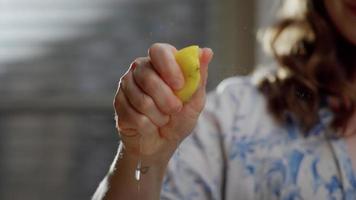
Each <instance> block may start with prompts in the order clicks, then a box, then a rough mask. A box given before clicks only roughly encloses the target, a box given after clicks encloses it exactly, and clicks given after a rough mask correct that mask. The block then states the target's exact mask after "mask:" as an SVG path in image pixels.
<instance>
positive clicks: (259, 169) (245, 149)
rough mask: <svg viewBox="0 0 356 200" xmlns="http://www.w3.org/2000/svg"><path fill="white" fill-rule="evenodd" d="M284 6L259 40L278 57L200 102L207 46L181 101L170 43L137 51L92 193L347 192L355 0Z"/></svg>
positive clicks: (308, 195) (295, 195)
mask: <svg viewBox="0 0 356 200" xmlns="http://www.w3.org/2000/svg"><path fill="white" fill-rule="evenodd" d="M290 8H293V9H290ZM281 16H282V18H281V19H280V21H279V22H278V23H277V24H276V25H275V26H273V27H272V28H270V29H269V30H268V32H267V34H266V38H265V41H267V44H268V45H267V47H268V49H269V50H270V51H271V52H272V53H273V55H274V57H275V58H276V60H277V61H278V66H277V67H275V68H271V69H269V70H264V72H263V73H261V71H258V72H256V73H255V74H253V75H252V76H249V77H244V78H241V77H240V78H238V77H235V78H230V79H228V80H226V81H224V82H223V83H221V84H220V86H219V87H218V88H217V90H216V91H214V92H213V93H211V94H210V95H209V96H208V100H207V104H206V105H205V107H204V103H205V83H206V77H207V66H208V64H209V62H210V60H211V59H212V51H211V50H210V49H206V48H204V49H202V50H201V75H202V77H203V78H202V80H203V81H202V83H201V87H200V88H199V89H198V91H197V92H196V94H195V95H194V96H193V98H192V99H191V100H190V101H189V102H188V103H186V104H182V103H181V102H180V101H179V100H178V99H177V97H176V96H175V95H174V93H173V92H172V91H174V90H177V89H179V88H181V87H182V85H183V84H184V81H183V78H182V75H181V72H180V71H179V67H178V66H177V63H176V62H175V60H174V57H173V54H174V52H175V51H176V49H175V48H174V47H172V46H170V45H168V44H155V45H153V46H152V47H151V48H150V50H149V56H147V57H144V58H138V59H137V60H136V61H135V62H134V63H133V64H132V65H131V67H130V69H129V70H128V72H127V73H126V74H125V75H124V76H123V77H122V78H121V82H120V86H119V89H118V92H117V96H116V99H115V109H116V114H117V118H116V120H117V128H118V130H119V131H120V136H121V138H122V145H121V147H120V148H119V151H118V155H117V157H116V159H115V161H114V163H113V164H112V167H111V170H110V172H109V174H108V175H107V177H106V178H105V179H104V181H103V182H102V183H101V184H100V186H99V188H98V190H97V193H96V194H95V195H94V199H160V198H161V199H228V200H230V199H243V200H249V199H251V200H252V199H356V177H355V175H354V171H355V168H356V154H354V153H353V152H354V151H355V150H356V136H354V135H355V132H356V123H355V122H356V114H354V113H355V112H354V104H355V101H356V95H355V94H356V92H355V91H356V89H355V87H356V84H355V83H354V81H355V67H356V65H355V56H356V54H355V52H356V51H355V45H356V1H354V0H305V1H302V0H296V1H292V0H288V1H286V4H285V6H284V7H283V10H282V13H281ZM203 107H204V110H203ZM202 110H203V111H202ZM201 111H202V113H201V114H200V112H201ZM199 116H200V117H199ZM198 117H199V119H198ZM188 135H189V137H187V136H188ZM185 138H186V139H185ZM184 139H185V140H184ZM183 140H184V141H183ZM178 146H179V149H180V150H179V151H178V153H176V154H175V151H176V149H177V148H178ZM179 152H181V153H179ZM139 160H140V161H141V162H140V167H139V171H140V174H138V175H141V178H140V179H141V180H140V181H139V182H137V181H136V180H135V179H134V177H135V169H136V166H137V163H138V161H139ZM136 175H137V174H136ZM162 183H163V186H162Z"/></svg>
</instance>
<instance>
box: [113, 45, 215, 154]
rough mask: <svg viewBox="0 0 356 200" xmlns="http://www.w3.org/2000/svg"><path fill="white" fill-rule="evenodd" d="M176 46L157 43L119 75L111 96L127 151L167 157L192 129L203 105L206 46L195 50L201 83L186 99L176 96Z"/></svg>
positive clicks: (180, 83) (178, 77)
mask: <svg viewBox="0 0 356 200" xmlns="http://www.w3.org/2000/svg"><path fill="white" fill-rule="evenodd" d="M176 52H177V49H176V48H175V47H173V46H171V45H169V44H161V43H157V44H154V45H152V46H151V48H150V49H149V55H148V56H147V57H142V58H137V59H136V60H135V61H134V62H133V63H132V64H131V66H130V68H129V69H128V71H127V72H126V73H125V75H123V76H122V77H121V79H120V84H119V87H118V90H117V93H116V97H115V100H114V107H115V111H116V126H117V129H118V131H119V134H120V136H121V140H122V142H123V144H124V148H125V151H126V153H129V154H131V155H141V156H145V157H149V158H154V159H169V158H170V156H171V155H172V154H173V152H174V151H175V149H176V148H177V146H178V144H179V143H180V142H181V141H182V140H183V139H184V138H185V137H187V136H188V135H189V134H190V132H191V131H192V129H193V128H194V126H195V124H196V122H197V119H198V117H199V114H200V112H201V111H202V109H203V107H204V104H205V96H206V92H205V87H206V81H207V75H208V74H207V70H208V64H209V63H210V61H211V59H212V57H213V53H212V51H211V49H208V48H204V49H200V73H201V82H200V86H199V88H198V89H197V91H196V92H195V94H194V95H193V97H192V98H191V99H190V100H189V101H188V102H186V103H184V104H183V102H182V101H181V100H180V99H179V98H178V97H177V96H176V95H175V91H177V90H179V89H181V88H182V87H183V86H184V83H185V82H184V77H183V74H182V71H181V69H180V66H179V65H178V64H177V62H176V60H175V56H174V55H175V53H176Z"/></svg>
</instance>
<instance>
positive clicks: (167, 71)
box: [148, 43, 184, 90]
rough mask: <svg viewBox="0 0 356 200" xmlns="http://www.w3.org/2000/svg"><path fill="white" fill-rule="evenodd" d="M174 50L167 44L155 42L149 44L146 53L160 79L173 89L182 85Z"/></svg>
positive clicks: (182, 78)
mask: <svg viewBox="0 0 356 200" xmlns="http://www.w3.org/2000/svg"><path fill="white" fill-rule="evenodd" d="M176 51H177V49H176V48H174V47H173V46H171V45H169V44H161V43H156V44H154V45H152V46H151V48H150V49H149V51H148V54H149V56H150V58H151V62H152V64H153V66H154V69H155V70H156V71H157V72H158V74H159V75H160V76H161V77H162V79H163V80H164V81H165V82H166V83H167V84H168V85H169V86H170V87H171V88H173V89H174V90H179V89H181V88H182V87H183V85H184V77H183V74H182V72H181V70H180V67H179V65H178V63H177V62H176V59H175V56H174V53H175V52H176Z"/></svg>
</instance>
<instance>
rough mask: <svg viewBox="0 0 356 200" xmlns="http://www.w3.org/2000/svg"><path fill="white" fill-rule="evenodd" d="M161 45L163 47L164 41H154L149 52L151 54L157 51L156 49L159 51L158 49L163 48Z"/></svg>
mask: <svg viewBox="0 0 356 200" xmlns="http://www.w3.org/2000/svg"><path fill="white" fill-rule="evenodd" d="M161 47H162V43H157V42H156V43H153V44H152V45H151V47H150V48H149V49H148V52H149V54H150V53H153V52H155V51H157V50H159V49H161Z"/></svg>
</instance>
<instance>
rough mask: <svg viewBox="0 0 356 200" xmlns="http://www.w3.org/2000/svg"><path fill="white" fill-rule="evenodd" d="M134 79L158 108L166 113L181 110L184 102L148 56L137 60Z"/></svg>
mask: <svg viewBox="0 0 356 200" xmlns="http://www.w3.org/2000/svg"><path fill="white" fill-rule="evenodd" d="M133 79H134V81H135V83H136V84H137V85H138V86H139V88H141V90H142V91H143V92H144V93H146V94H147V95H148V96H150V97H151V98H152V99H153V101H154V103H155V104H156V105H157V107H158V109H159V110H160V111H161V112H163V113H164V114H173V113H176V112H179V111H180V110H181V108H182V106H183V105H182V102H181V101H180V100H179V99H178V97H177V96H176V95H175V94H174V92H173V91H172V89H171V88H170V87H169V86H168V85H167V84H166V83H165V82H164V81H163V80H162V79H161V77H160V76H159V75H158V74H157V72H156V71H155V70H154V69H153V67H152V65H151V62H149V59H148V58H147V60H138V61H137V66H136V68H135V70H134V71H133Z"/></svg>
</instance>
